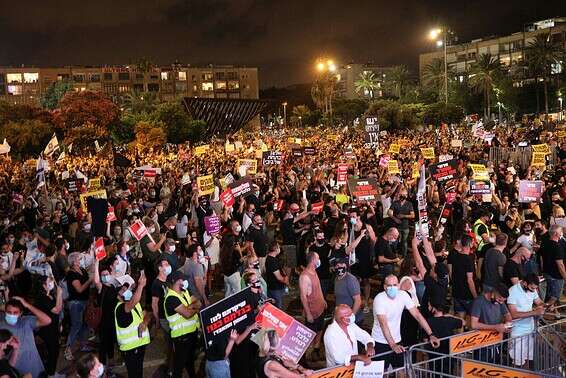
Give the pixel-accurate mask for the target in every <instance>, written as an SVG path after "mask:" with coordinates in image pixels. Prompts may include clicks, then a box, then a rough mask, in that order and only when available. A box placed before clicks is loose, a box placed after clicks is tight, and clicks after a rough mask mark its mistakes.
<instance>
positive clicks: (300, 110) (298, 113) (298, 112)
mask: <svg viewBox="0 0 566 378" xmlns="http://www.w3.org/2000/svg"><path fill="white" fill-rule="evenodd" d="M310 113H311V110H310V109H309V107H308V106H306V105H297V106H294V107H293V110H292V111H291V124H293V125H295V126H302V125H306V123H305V122H306V121H307V119H308V117H309V116H310Z"/></svg>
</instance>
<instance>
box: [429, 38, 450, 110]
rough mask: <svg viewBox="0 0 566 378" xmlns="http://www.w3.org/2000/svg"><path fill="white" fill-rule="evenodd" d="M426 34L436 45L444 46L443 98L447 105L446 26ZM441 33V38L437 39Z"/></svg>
mask: <svg viewBox="0 0 566 378" xmlns="http://www.w3.org/2000/svg"><path fill="white" fill-rule="evenodd" d="M428 35H429V38H430V39H432V40H436V46H437V47H442V46H444V96H445V97H444V100H445V102H446V104H447V105H448V59H447V52H446V47H447V45H448V30H446V28H443V29H441V28H436V29H432V30H431V31H430V32H429V34H428ZM441 35H442V39H438V38H439V37H440V36H441Z"/></svg>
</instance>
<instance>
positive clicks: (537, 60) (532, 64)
mask: <svg viewBox="0 0 566 378" xmlns="http://www.w3.org/2000/svg"><path fill="white" fill-rule="evenodd" d="M528 48H529V51H528V55H527V65H528V66H529V68H530V70H531V72H533V73H534V74H535V78H536V81H537V83H538V82H539V80H538V79H539V78H540V79H542V81H543V85H544V110H545V113H546V114H547V115H548V81H549V80H550V74H551V67H552V65H553V64H555V63H558V62H559V61H560V58H561V56H562V55H563V54H564V51H562V49H561V47H560V45H558V44H557V43H555V42H553V41H552V38H550V33H549V34H539V35H537V36H536V37H535V40H534V41H532V42H530V43H529V46H528ZM537 94H538V91H537ZM537 111H538V108H537Z"/></svg>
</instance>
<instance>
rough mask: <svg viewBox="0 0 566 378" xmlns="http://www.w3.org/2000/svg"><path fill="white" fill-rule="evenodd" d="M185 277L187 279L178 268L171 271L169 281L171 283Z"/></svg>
mask: <svg viewBox="0 0 566 378" xmlns="http://www.w3.org/2000/svg"><path fill="white" fill-rule="evenodd" d="M185 279H187V277H186V276H185V274H184V273H183V272H181V271H180V270H176V271H174V272H173V273H171V283H172V284H174V283H175V282H176V281H178V280H185Z"/></svg>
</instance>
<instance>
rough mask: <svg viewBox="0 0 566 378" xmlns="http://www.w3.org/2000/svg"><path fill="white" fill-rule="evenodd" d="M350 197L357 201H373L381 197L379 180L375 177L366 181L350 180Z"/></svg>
mask: <svg viewBox="0 0 566 378" xmlns="http://www.w3.org/2000/svg"><path fill="white" fill-rule="evenodd" d="M348 188H349V190H350V195H352V197H354V199H355V200H357V201H364V200H365V201H373V200H375V199H377V197H378V196H379V192H378V188H377V180H376V179H375V178H374V177H370V178H365V179H349V180H348Z"/></svg>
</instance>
